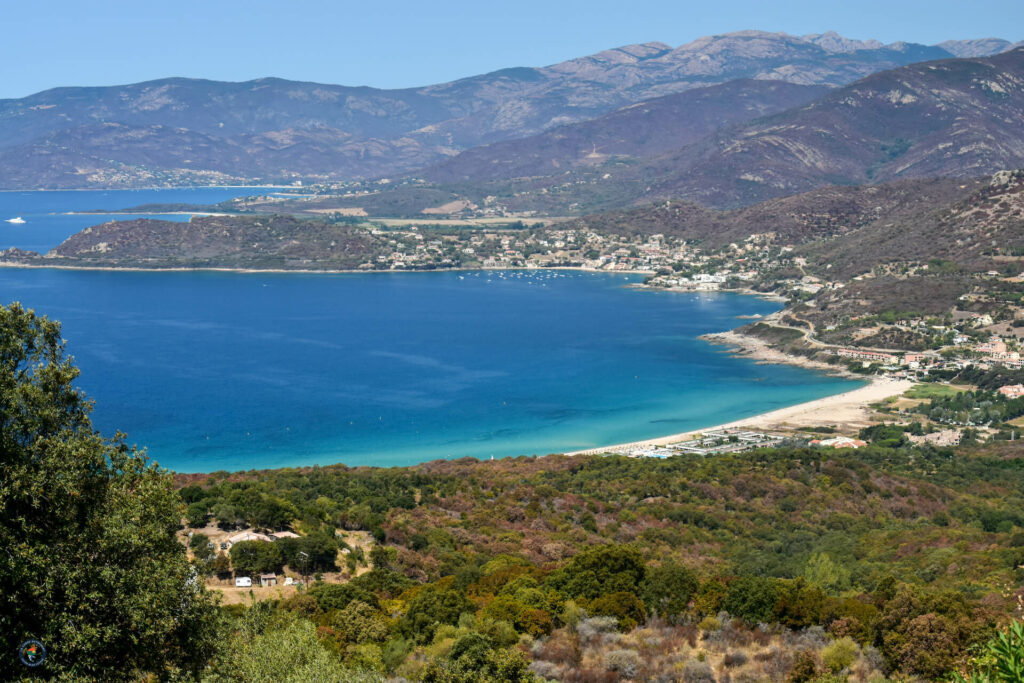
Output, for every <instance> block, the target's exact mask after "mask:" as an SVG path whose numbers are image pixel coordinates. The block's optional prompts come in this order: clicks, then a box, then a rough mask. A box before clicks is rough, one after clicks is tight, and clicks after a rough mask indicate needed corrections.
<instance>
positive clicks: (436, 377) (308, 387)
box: [0, 188, 857, 472]
mask: <svg viewBox="0 0 1024 683" xmlns="http://www.w3.org/2000/svg"><path fill="white" fill-rule="evenodd" d="M246 192H247V191H246V190H240V189H234V188H231V189H215V188H214V189H200V190H157V191H153V190H145V191H121V192H47V193H0V217H5V216H8V215H9V216H17V215H21V216H23V217H24V218H25V220H26V221H27V222H26V224H25V225H22V226H10V225H9V224H6V223H0V248H7V247H9V246H19V247H22V248H31V249H36V250H39V251H46V250H47V249H49V248H51V247H53V246H54V245H56V244H57V243H59V242H60V241H61V240H63V239H64V238H65V237H67V236H68V235H69V234H71V233H73V232H75V231H77V230H79V229H81V228H84V227H86V226H87V225H91V224H93V223H96V222H101V221H102V220H107V217H95V216H62V215H61V213H63V212H66V211H72V210H84V209H95V208H104V209H115V208H123V207H130V206H134V205H138V204H141V203H148V202H156V201H161V202H196V203H200V202H201V203H212V202H216V201H221V200H223V199H227V198H229V197H232V196H238V195H242V194H245V193H246ZM248 192H252V191H251V190H249V191H248ZM638 279H639V278H638V277H635V276H630V277H626V276H623V275H606V274H593V273H578V272H552V271H545V272H515V271H512V272H488V273H455V272H449V273H400V274H386V273H368V274H344V275H335V274H319V275H318V274H301V273H293V274H243V273H237V274H236V273H212V272H173V273H159V272H153V273H146V272H110V271H64V270H22V269H0V302H3V303H8V302H10V301H21V302H22V303H24V304H25V305H26V306H29V307H31V308H34V309H36V310H37V311H39V312H41V313H45V314H46V315H49V316H51V317H53V318H56V319H59V320H61V321H62V323H63V325H64V336H65V338H66V339H67V341H68V351H69V352H70V353H71V354H73V355H74V356H75V359H76V362H77V363H78V365H79V366H80V368H81V370H82V375H81V377H80V381H79V384H80V386H81V388H82V389H84V390H85V391H86V392H87V393H88V394H89V395H90V396H92V397H93V398H94V399H95V400H96V409H95V413H94V422H95V424H96V426H97V428H99V429H100V430H101V431H102V432H104V433H105V434H108V435H109V434H112V433H113V432H114V431H115V430H118V429H120V430H122V431H124V432H127V433H128V435H129V439H130V441H131V442H132V443H137V444H139V445H140V446H145V447H146V448H148V450H149V453H150V455H151V456H152V457H153V458H154V459H155V460H157V461H158V462H159V463H160V464H161V465H164V466H166V467H169V468H172V469H175V470H178V471H182V472H201V471H214V470H244V469H256V468H268V467H282V466H288V465H308V464H313V463H319V464H329V463H336V462H344V463H346V464H348V465H408V464H413V463H417V462H422V461H425V460H431V459H436V458H454V457H462V456H474V457H478V458H487V457H490V456H494V457H503V456H510V455H519V454H535V453H536V454H542V453H550V452H559V451H566V450H577V449H584V448H590V447H595V446H600V445H608V444H614V443H621V442H624V441H634V440H639V439H644V438H652V437H656V436H660V435H665V434H672V433H677V432H682V431H686V430H689V429H697V428H700V427H705V426H709V425H713V424H719V423H722V422H726V421H731V420H734V419H739V418H741V417H746V416H749V415H755V414H757V413H761V412H764V411H767V410H772V409H775V408H779V407H783V406H787V405H792V404H795V403H800V402H802V401H807V400H811V399H815V398H820V397H822V396H828V395H832V394H836V393H839V392H841V391H845V390H848V389H851V388H854V387H855V386H857V385H856V383H852V382H849V381H847V380H842V379H838V378H834V377H827V376H822V375H819V374H816V373H813V372H810V371H807V370H803V369H800V368H794V367H788V366H771V365H756V364H755V363H753V362H751V361H749V360H745V359H740V358H733V357H730V356H729V355H728V354H727V353H725V352H723V351H722V350H721V349H720V348H717V347H714V346H710V345H708V344H706V343H704V342H702V341H700V340H698V339H697V338H696V337H697V336H698V335H701V334H704V333H707V332H714V331H722V330H727V329H731V328H733V327H736V326H737V325H739V324H741V322H742V321H741V320H738V319H737V316H749V315H753V314H766V313H770V312H772V311H774V310H776V309H777V307H778V305H777V304H775V303H771V302H766V301H763V300H761V299H757V298H754V297H748V296H739V295H735V294H726V293H722V294H717V293H709V294H679V293H667V292H658V293H655V292H648V291H640V290H636V289H628V288H626V287H625V285H627V284H629V283H631V282H636V281H637V280H638Z"/></svg>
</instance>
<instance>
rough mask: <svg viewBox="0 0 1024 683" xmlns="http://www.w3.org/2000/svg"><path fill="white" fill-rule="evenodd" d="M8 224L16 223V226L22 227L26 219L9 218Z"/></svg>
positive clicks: (18, 217)
mask: <svg viewBox="0 0 1024 683" xmlns="http://www.w3.org/2000/svg"><path fill="white" fill-rule="evenodd" d="M6 222H7V223H14V224H15V225H21V224H22V223H24V222H25V219H24V218H22V217H21V216H15V217H14V218H8V219H7V221H6Z"/></svg>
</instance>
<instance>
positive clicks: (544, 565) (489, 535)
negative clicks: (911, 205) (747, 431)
mask: <svg viewBox="0 0 1024 683" xmlns="http://www.w3.org/2000/svg"><path fill="white" fill-rule="evenodd" d="M868 436H869V438H874V437H877V439H875V440H876V442H877V443H881V444H886V445H888V446H893V447H878V446H872V447H868V448H866V449H860V450H858V451H849V452H843V451H838V452H835V451H821V450H814V449H793V448H786V449H776V450H764V451H758V452H754V453H745V454H726V455H718V456H714V457H708V458H699V459H698V458H692V457H680V458H674V459H669V460H637V459H629V458H621V457H609V456H604V457H563V456H548V457H546V458H517V459H506V460H502V461H493V462H476V461H470V460H463V461H455V462H435V463H428V464H425V465H421V466H419V467H415V468H407V469H392V470H374V469H349V468H345V467H343V466H336V467H323V468H302V469H291V470H277V471H272V472H258V473H257V472H253V473H247V474H241V473H238V474H232V475H227V474H214V475H179V483H180V484H182V485H183V488H182V489H181V492H182V495H183V498H184V500H185V501H186V502H189V504H190V505H191V506H198V507H200V508H203V509H204V510H205V511H206V513H207V514H209V515H212V516H214V519H215V521H221V522H222V523H224V524H227V525H233V524H235V523H236V522H238V523H241V524H254V525H256V526H259V524H258V519H259V517H260V515H262V514H263V513H262V512H261V510H262V509H264V508H266V507H275V508H286V509H289V510H290V511H291V515H292V517H293V520H294V524H295V527H296V528H298V529H301V530H302V531H303V532H305V533H307V534H308V536H307V538H313V537H315V538H319V539H321V542H322V541H323V540H324V539H327V538H330V536H331V535H332V534H333V533H334V531H335V529H364V530H366V531H369V532H371V533H372V534H373V536H374V537H375V538H376V540H377V542H378V545H377V546H376V547H375V548H374V550H373V552H372V553H371V556H372V558H371V559H372V566H373V570H372V571H370V572H368V573H365V574H363V575H361V576H358V577H356V578H353V579H351V580H350V581H349V582H348V583H346V584H342V585H332V584H314V585H313V586H312V587H311V588H310V589H309V591H308V592H306V593H304V594H301V595H299V596H297V597H293V598H289V599H287V600H284V601H281V602H280V603H279V604H278V605H277V607H276V609H277V611H278V612H279V613H280V614H284V615H287V614H295V615H299V617H300V618H303V619H308V620H310V621H312V622H313V623H315V624H316V625H317V628H318V633H319V637H320V639H321V642H322V643H323V644H324V646H325V647H328V648H329V649H330V650H331V651H332V652H334V653H335V654H336V655H337V656H338V657H340V658H341V660H342V661H345V662H348V663H349V664H350V665H351V666H360V667H363V668H364V669H365V668H367V667H368V668H369V669H371V670H375V671H377V672H379V673H381V674H382V675H383V674H385V673H386V674H390V675H397V676H402V677H405V678H407V679H410V680H414V679H420V678H423V679H425V680H462V679H459V678H450V676H453V675H455V674H452V671H455V670H456V669H459V667H462V668H464V669H466V670H469V668H472V667H470V665H469V664H467V663H463V664H459V660H460V658H461V657H463V654H462V653H463V651H464V650H465V651H472V652H475V653H477V654H475V655H474V657H477V659H474V660H473V661H474V662H475V663H474V664H473V667H477V669H480V670H484V669H488V667H491V668H493V667H498V666H499V663H500V665H501V666H506V667H509V666H512V665H513V663H515V664H516V666H518V665H519V663H523V666H525V662H528V663H529V666H530V670H532V671H533V672H534V673H536V674H538V675H540V676H542V677H547V678H555V679H558V680H579V681H585V680H609V681H611V680H624V679H628V678H636V679H638V680H648V679H652V680H656V679H661V680H712V679H710V678H702V677H703V676H705V674H707V673H708V672H710V675H712V676H714V680H725V679H726V678H725V676H726V675H728V680H764V679H766V678H770V679H773V680H786V679H791V680H815V678H816V677H821V676H827V675H841V676H843V677H849V676H854V677H855V678H858V679H859V680H866V679H867V677H869V676H883V675H896V674H903V675H916V676H920V677H924V678H928V679H941V678H943V677H945V676H947V675H949V674H950V672H951V671H953V670H954V669H955V668H956V667H958V666H961V665H963V663H964V662H965V661H966V659H967V657H968V655H969V654H970V648H971V647H972V646H973V645H975V644H976V643H979V642H982V641H984V640H985V639H986V638H987V637H988V636H989V635H990V633H991V632H992V631H993V629H994V628H995V627H996V626H997V625H998V624H999V623H1001V622H1002V621H1004V620H1005V619H1007V618H1008V617H1009V616H1011V615H1012V614H1013V613H1014V610H1015V609H1016V608H1017V606H1018V605H1017V596H1018V594H1019V592H1020V591H1019V589H1020V583H1021V579H1022V578H1024V576H1022V575H1021V570H1019V569H1017V567H1018V566H1019V565H1021V564H1022V563H1024V528H1022V527H1024V514H1022V512H1021V510H1022V508H1021V502H1022V500H1021V496H1022V492H1024V460H1022V459H1020V458H1019V455H1020V453H1021V449H1017V448H1015V444H1004V445H1003V446H1001V447H998V448H997V447H991V448H990V449H989V450H987V451H981V450H976V451H966V450H965V451H960V452H954V451H952V450H949V449H932V448H909V447H907V446H906V445H905V444H903V442H902V441H901V440H900V439H898V438H896V439H887V438H886V437H887V436H892V435H888V434H886V433H883V432H882V431H879V433H878V434H874V433H873V434H871V435H868ZM895 436H900V435H895ZM221 506H230V507H231V509H232V510H233V512H232V515H233V516H234V519H231V517H232V515H229V516H226V517H225V518H223V519H221V518H219V517H216V512H215V511H216V510H218V509H220V508H221ZM203 523H205V520H203ZM264 545H265V544H264ZM324 557H327V555H326V554H325V555H324ZM353 605H355V607H352V606H353ZM350 612H351V613H353V614H356V615H359V618H360V619H364V620H366V621H367V622H370V623H372V624H373V627H372V628H371V627H369V626H366V627H364V626H363V625H358V626H356V625H352V624H347V625H346V624H345V623H343V619H345V618H349V617H347V616H345V615H347V614H348V613H350ZM352 618H355V617H352ZM350 633H358V634H359V635H358V636H354V637H350V636H349V635H347V634H350ZM368 634H372V635H368ZM467 639H468V640H467ZM459 643H462V644H461V645H459V646H458V647H456V645H457V644H459ZM485 651H486V656H487V657H492V658H497V660H496V661H498V662H499V663H495V662H490V660H487V661H488V662H490V663H486V662H484V660H483V659H480V657H484V654H481V653H484V652H485ZM452 652H454V653H455V655H454V656H453V655H452ZM466 656H468V655H466ZM520 658H522V661H521V660H520ZM480 667H482V669H481V668H480ZM459 670H461V669H459ZM474 670H475V669H474ZM495 670H497V669H495ZM502 671H505V672H506V673H504V674H502V675H504V676H508V675H511V674H509V673H508V669H502ZM517 671H518V669H517ZM801 671H803V673H800V672H801ZM460 675H461V674H460ZM517 675H518V674H517ZM437 676H449V678H443V677H441V678H438V677H437ZM480 680H490V679H487V678H486V677H484V678H483V679H480ZM495 680H500V679H495Z"/></svg>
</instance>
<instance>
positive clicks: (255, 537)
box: [221, 531, 274, 550]
mask: <svg viewBox="0 0 1024 683" xmlns="http://www.w3.org/2000/svg"><path fill="white" fill-rule="evenodd" d="M273 540H274V539H272V538H271V537H270V536H267V535H266V534H260V533H256V532H255V531H240V532H238V533H237V534H235V535H234V536H228V537H227V538H226V539H225V540H224V543H222V544H221V547H223V546H224V544H227V548H225V550H227V549H229V548H231V546H233V545H234V544H236V543H241V542H242V541H264V542H266V543H270V542H271V541H273Z"/></svg>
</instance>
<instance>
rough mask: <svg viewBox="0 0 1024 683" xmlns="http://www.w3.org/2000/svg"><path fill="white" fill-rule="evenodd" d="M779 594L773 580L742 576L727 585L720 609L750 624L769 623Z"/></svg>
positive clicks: (776, 583) (777, 586)
mask: <svg viewBox="0 0 1024 683" xmlns="http://www.w3.org/2000/svg"><path fill="white" fill-rule="evenodd" d="M780 593H781V591H780V589H779V584H778V582H777V581H776V580H774V579H767V578H763V577H760V576H744V577H741V578H739V579H736V580H735V581H733V582H732V583H730V584H729V587H728V591H727V592H726V595H725V601H724V602H723V603H722V608H723V609H724V610H725V611H726V612H728V613H729V614H731V615H732V616H734V617H739V618H740V619H743V620H744V621H747V622H748V623H751V624H758V623H770V622H772V621H773V617H774V615H775V605H776V602H777V601H778V599H779V596H780Z"/></svg>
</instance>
